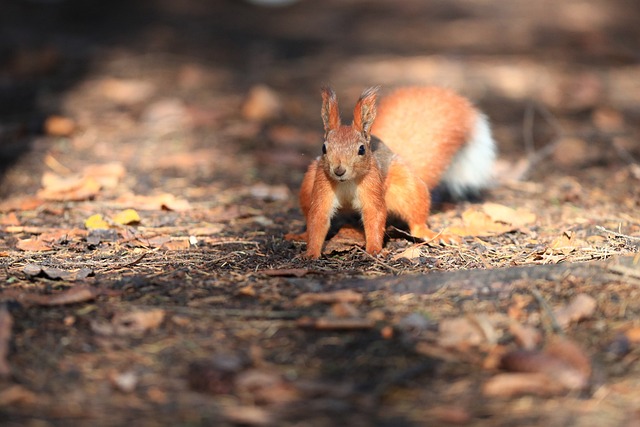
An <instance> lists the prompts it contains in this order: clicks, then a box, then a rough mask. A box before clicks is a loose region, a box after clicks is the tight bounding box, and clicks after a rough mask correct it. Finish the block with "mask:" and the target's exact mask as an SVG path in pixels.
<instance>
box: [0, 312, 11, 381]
mask: <svg viewBox="0 0 640 427" xmlns="http://www.w3.org/2000/svg"><path fill="white" fill-rule="evenodd" d="M12 328H13V317H11V313H9V310H7V306H6V304H1V305H0V378H5V377H7V376H9V375H10V374H11V368H10V367H9V362H8V361H7V356H8V355H9V346H10V344H11V330H12Z"/></svg>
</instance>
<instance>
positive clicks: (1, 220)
mask: <svg viewBox="0 0 640 427" xmlns="http://www.w3.org/2000/svg"><path fill="white" fill-rule="evenodd" d="M0 225H13V226H19V225H20V220H19V219H18V216H17V215H16V213H15V212H9V213H8V214H6V215H2V217H0Z"/></svg>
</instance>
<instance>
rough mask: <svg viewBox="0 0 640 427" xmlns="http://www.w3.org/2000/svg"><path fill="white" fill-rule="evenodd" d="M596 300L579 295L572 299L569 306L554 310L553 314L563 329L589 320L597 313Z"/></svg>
mask: <svg viewBox="0 0 640 427" xmlns="http://www.w3.org/2000/svg"><path fill="white" fill-rule="evenodd" d="M596 307H597V302H596V300H595V299H594V298H593V297H591V296H589V295H587V294H578V295H576V296H575V297H573V298H572V299H571V301H570V302H569V304H567V305H566V306H564V307H561V308H558V309H556V310H554V312H553V314H554V316H555V318H556V321H557V322H558V325H559V326H560V327H562V328H563V329H564V328H566V327H567V326H569V325H570V324H571V323H575V322H579V321H580V320H582V319H586V318H589V317H591V316H592V315H593V313H594V312H595V311H596Z"/></svg>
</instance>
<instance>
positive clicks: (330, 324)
mask: <svg viewBox="0 0 640 427" xmlns="http://www.w3.org/2000/svg"><path fill="white" fill-rule="evenodd" d="M296 324H297V325H298V326H299V327H301V328H313V329H321V330H330V329H333V330H350V329H371V328H373V327H375V325H376V322H375V321H374V320H372V319H368V318H365V317H349V318H338V317H333V316H327V317H319V318H317V319H312V318H310V317H302V318H300V319H298V321H297V322H296Z"/></svg>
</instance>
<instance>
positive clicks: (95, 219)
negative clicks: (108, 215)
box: [84, 214, 109, 230]
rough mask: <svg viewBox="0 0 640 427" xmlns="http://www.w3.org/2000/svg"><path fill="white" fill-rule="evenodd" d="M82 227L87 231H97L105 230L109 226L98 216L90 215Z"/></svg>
mask: <svg viewBox="0 0 640 427" xmlns="http://www.w3.org/2000/svg"><path fill="white" fill-rule="evenodd" d="M84 226H85V227H86V228H87V229H88V230H97V229H107V228H109V224H108V223H107V222H106V221H105V220H104V218H103V217H102V215H100V214H94V215H91V216H90V217H89V218H87V220H86V221H85V222H84Z"/></svg>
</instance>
